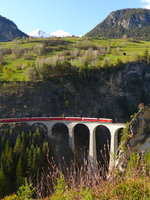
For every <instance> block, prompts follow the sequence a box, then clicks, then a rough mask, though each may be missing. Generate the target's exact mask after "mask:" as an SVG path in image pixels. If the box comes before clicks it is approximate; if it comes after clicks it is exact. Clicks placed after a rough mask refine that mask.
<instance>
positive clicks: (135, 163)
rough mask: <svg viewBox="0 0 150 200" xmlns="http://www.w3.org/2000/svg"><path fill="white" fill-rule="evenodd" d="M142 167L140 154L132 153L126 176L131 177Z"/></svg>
mask: <svg viewBox="0 0 150 200" xmlns="http://www.w3.org/2000/svg"><path fill="white" fill-rule="evenodd" d="M139 166H140V156H139V154H138V153H132V154H131V156H130V161H129V162H128V165H127V169H126V176H129V177H131V176H132V175H133V174H134V172H135V171H136V172H137V171H138V168H139Z"/></svg>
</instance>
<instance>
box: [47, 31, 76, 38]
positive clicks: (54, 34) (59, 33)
mask: <svg viewBox="0 0 150 200" xmlns="http://www.w3.org/2000/svg"><path fill="white" fill-rule="evenodd" d="M49 35H50V37H70V36H72V35H71V34H70V33H68V32H65V31H63V30H58V31H55V32H50V33H49Z"/></svg>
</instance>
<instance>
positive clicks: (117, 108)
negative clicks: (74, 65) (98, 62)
mask: <svg viewBox="0 0 150 200" xmlns="http://www.w3.org/2000/svg"><path fill="white" fill-rule="evenodd" d="M149 91H150V67H149V65H147V64H144V63H139V64H137V63H130V64H126V65H124V66H122V67H120V68H119V69H118V67H116V68H111V69H103V70H101V71H95V72H94V71H93V73H91V74H89V73H81V74H80V76H78V75H77V76H76V77H74V76H73V75H72V76H71V75H70V77H69V78H66V77H65V78H64V77H62V78H60V77H59V76H58V77H55V78H54V79H51V80H50V81H49V82H32V83H31V82H27V83H26V82H18V83H15V82H12V83H11V82H10V83H1V85H0V117H1V118H3V117H25V116H84V117H86V116H88V117H108V118H113V119H115V120H119V121H127V120H128V119H129V117H130V115H131V114H133V113H134V112H136V111H137V107H138V104H139V103H141V102H144V103H145V104H148V103H149V102H150V93H149Z"/></svg>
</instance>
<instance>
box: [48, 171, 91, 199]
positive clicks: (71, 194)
mask: <svg viewBox="0 0 150 200" xmlns="http://www.w3.org/2000/svg"><path fill="white" fill-rule="evenodd" d="M54 188H55V193H54V194H53V195H52V198H51V200H72V199H81V200H93V199H94V198H93V194H92V191H91V190H90V189H89V188H85V189H84V188H81V189H80V190H79V191H78V192H77V191H75V190H73V189H69V188H68V187H67V183H66V182H65V179H64V176H63V174H62V173H60V177H59V178H58V179H57V185H56V186H55V187H54Z"/></svg>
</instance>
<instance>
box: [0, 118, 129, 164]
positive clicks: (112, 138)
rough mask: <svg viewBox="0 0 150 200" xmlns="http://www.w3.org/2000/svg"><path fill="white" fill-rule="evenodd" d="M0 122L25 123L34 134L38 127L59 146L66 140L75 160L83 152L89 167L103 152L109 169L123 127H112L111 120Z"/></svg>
mask: <svg viewBox="0 0 150 200" xmlns="http://www.w3.org/2000/svg"><path fill="white" fill-rule="evenodd" d="M0 122H1V123H3V122H26V123H28V124H29V125H30V126H31V128H34V130H36V128H39V127H41V128H42V129H44V130H45V132H46V133H47V134H48V136H49V137H50V138H53V137H55V139H56V140H57V139H60V140H61V139H62V142H64V140H63V139H64V138H65V139H66V140H67V143H68V146H69V147H70V148H71V149H72V151H73V152H76V153H77V156H79V155H80V154H83V151H82V152H81V151H80V150H79V149H80V148H82V149H84V150H85V151H86V152H85V153H86V154H87V158H88V160H89V161H90V163H91V165H92V167H94V166H96V163H97V162H98V161H100V159H102V157H103V156H102V155H101V154H102V152H103V153H104V149H105V151H106V153H107V154H109V155H107V156H106V157H107V158H106V160H107V161H108V162H109V167H111V166H113V165H114V154H115V152H116V150H117V148H118V145H119V142H120V133H121V131H122V129H123V128H124V127H125V124H123V123H113V122H112V120H111V119H104V118H83V117H78V118H77V117H64V118H63V117H53V118H52V117H34V118H19V119H10V118H9V119H1V120H0ZM67 143H66V144H67ZM83 157H84V156H83ZM108 157H109V158H108Z"/></svg>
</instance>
